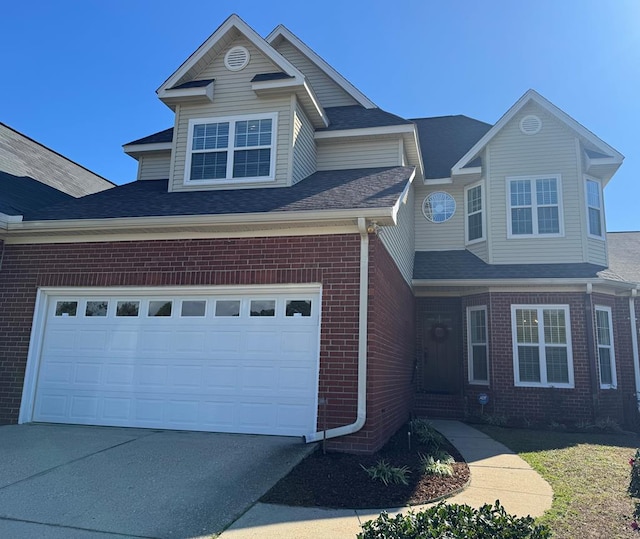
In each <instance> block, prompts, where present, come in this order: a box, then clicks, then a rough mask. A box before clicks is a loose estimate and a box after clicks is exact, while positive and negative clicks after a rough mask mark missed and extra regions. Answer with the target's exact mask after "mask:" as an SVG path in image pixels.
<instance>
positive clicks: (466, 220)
mask: <svg viewBox="0 0 640 539" xmlns="http://www.w3.org/2000/svg"><path fill="white" fill-rule="evenodd" d="M476 187H480V199H481V201H482V209H481V210H480V211H479V212H477V211H476V212H473V215H475V214H476V213H480V214H481V215H482V236H480V237H479V238H476V239H473V240H470V239H469V217H471V214H470V213H469V200H468V198H467V192H468V191H470V190H471V189H475V188H476ZM486 213H487V212H486V200H485V196H484V181H482V180H481V181H479V182H475V183H472V184H471V185H467V186H466V187H465V188H464V239H465V244H466V245H473V244H474V243H479V242H481V241H486V239H487V232H486V231H487V225H486Z"/></svg>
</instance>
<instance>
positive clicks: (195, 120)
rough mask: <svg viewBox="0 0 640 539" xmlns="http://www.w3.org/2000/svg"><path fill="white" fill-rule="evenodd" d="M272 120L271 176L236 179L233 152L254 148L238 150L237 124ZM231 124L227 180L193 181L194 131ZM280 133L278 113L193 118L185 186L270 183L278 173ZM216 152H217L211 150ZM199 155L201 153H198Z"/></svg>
mask: <svg viewBox="0 0 640 539" xmlns="http://www.w3.org/2000/svg"><path fill="white" fill-rule="evenodd" d="M264 119H271V120H272V124H271V125H272V129H271V145H270V148H271V162H270V163H269V175H268V176H253V177H251V178H234V177H233V152H234V151H235V150H251V149H255V148H253V147H241V148H240V147H239V148H236V147H235V146H234V144H235V131H236V122H242V121H245V120H264ZM223 122H229V145H228V146H227V149H226V151H227V176H226V178H216V179H208V180H192V179H191V178H190V176H191V157H192V155H193V153H194V151H193V131H194V129H195V126H196V125H201V124H207V123H223ZM277 133H278V113H277V112H271V113H262V114H244V115H242V116H215V117H211V118H191V119H190V120H189V127H188V130H187V154H186V156H185V161H184V184H185V185H216V184H238V183H255V182H268V181H273V180H274V179H275V173H276V153H277V152H276V147H277V141H278V137H277ZM211 151H212V152H213V151H216V150H211ZM217 151H223V149H222V148H218V150H217ZM197 153H200V151H198V152H197Z"/></svg>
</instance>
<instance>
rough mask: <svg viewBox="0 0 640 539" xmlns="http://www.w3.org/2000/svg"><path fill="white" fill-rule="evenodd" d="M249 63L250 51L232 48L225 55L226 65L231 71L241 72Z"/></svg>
mask: <svg viewBox="0 0 640 539" xmlns="http://www.w3.org/2000/svg"><path fill="white" fill-rule="evenodd" d="M248 63H249V51H248V50H247V49H245V48H244V47H240V46H238V47H232V48H230V49H229V50H228V51H227V54H225V55H224V65H225V66H226V67H227V69H228V70H229V71H240V70H241V69H244V68H245V67H246V66H247V64H248Z"/></svg>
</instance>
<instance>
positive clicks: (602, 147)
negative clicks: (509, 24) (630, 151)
mask: <svg viewBox="0 0 640 539" xmlns="http://www.w3.org/2000/svg"><path fill="white" fill-rule="evenodd" d="M531 102H533V103H536V104H537V105H538V106H540V107H542V108H543V109H544V110H546V111H547V112H548V113H549V114H551V115H552V116H554V117H555V118H557V119H558V120H559V121H561V122H562V123H564V124H565V125H566V126H567V127H568V128H569V129H571V130H572V131H574V132H575V133H576V135H577V136H578V137H580V138H581V139H583V140H585V141H587V142H588V143H589V144H591V145H592V146H594V147H595V148H596V151H598V152H601V153H603V154H606V155H609V156H611V157H612V158H613V159H614V160H615V161H616V162H618V163H622V160H623V159H624V156H623V155H622V154H621V153H619V152H618V151H617V150H615V149H614V148H612V147H611V146H609V145H608V144H607V143H606V142H604V141H603V140H602V139H600V138H598V137H597V136H596V135H594V134H593V133H592V132H591V131H589V130H588V129H587V128H586V127H584V126H583V125H581V124H580V123H578V122H577V121H576V120H574V119H573V118H571V116H569V115H568V114H567V113H566V112H564V111H562V110H560V109H559V108H558V107H556V106H555V105H554V104H553V103H551V102H550V101H549V100H547V99H545V98H544V97H542V96H541V95H540V94H539V93H538V92H536V91H535V90H528V91H527V92H525V94H524V95H523V96H522V97H521V98H520V99H519V100H518V101H516V103H515V104H514V105H513V106H512V107H511V108H510V109H509V110H508V111H507V112H506V113H505V114H504V115H503V116H502V118H500V119H499V120H498V121H497V122H496V124H495V125H494V126H493V127H492V128H491V129H489V130H488V131H487V132H486V133H485V135H484V136H483V137H482V138H481V139H480V140H478V142H476V144H474V145H473V147H472V148H471V149H470V150H469V151H467V152H466V153H465V154H464V155H463V156H462V157H461V158H460V159H459V160H458V162H457V163H456V164H455V165H454V166H453V167H452V170H451V172H452V174H456V173H458V174H459V173H462V172H464V171H463V169H464V167H466V166H468V165H469V163H470V162H471V161H473V160H474V159H475V158H476V157H478V154H479V153H480V152H481V151H482V150H483V149H484V148H485V147H486V146H487V144H489V142H491V140H493V138H494V137H495V136H496V135H497V134H498V133H499V132H500V131H501V130H502V128H503V127H504V126H505V125H507V123H509V121H510V120H512V119H513V117H514V116H515V115H516V114H518V112H520V110H522V108H523V107H524V106H525V105H527V104H528V103H531Z"/></svg>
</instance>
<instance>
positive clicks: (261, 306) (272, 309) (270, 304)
mask: <svg viewBox="0 0 640 539" xmlns="http://www.w3.org/2000/svg"><path fill="white" fill-rule="evenodd" d="M275 315H276V302H275V300H272V299H252V300H251V316H275Z"/></svg>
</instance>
